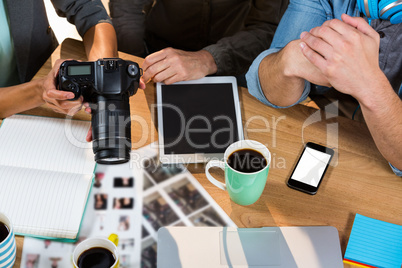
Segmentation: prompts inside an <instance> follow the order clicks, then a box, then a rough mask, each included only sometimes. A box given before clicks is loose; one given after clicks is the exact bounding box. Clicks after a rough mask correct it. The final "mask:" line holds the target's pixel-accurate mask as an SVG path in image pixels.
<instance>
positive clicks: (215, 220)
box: [190, 207, 226, 226]
mask: <svg viewBox="0 0 402 268" xmlns="http://www.w3.org/2000/svg"><path fill="white" fill-rule="evenodd" d="M190 220H191V222H192V223H193V224H194V226H226V224H225V222H224V221H223V220H222V218H221V216H220V215H219V214H218V213H217V212H216V211H215V210H214V209H213V208H212V207H209V208H207V209H205V210H203V211H202V212H199V213H197V214H195V215H194V216H192V217H190Z"/></svg>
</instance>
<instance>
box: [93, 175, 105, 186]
mask: <svg viewBox="0 0 402 268" xmlns="http://www.w3.org/2000/svg"><path fill="white" fill-rule="evenodd" d="M104 177H105V173H103V172H97V173H95V182H94V187H95V188H100V187H102V180H103V178H104Z"/></svg>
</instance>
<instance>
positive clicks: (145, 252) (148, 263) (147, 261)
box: [141, 241, 157, 268]
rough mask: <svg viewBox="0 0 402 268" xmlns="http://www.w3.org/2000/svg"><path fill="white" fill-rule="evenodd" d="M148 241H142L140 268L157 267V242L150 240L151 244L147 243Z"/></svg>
mask: <svg viewBox="0 0 402 268" xmlns="http://www.w3.org/2000/svg"><path fill="white" fill-rule="evenodd" d="M148 243H149V242H148ZM148 243H144V244H145V247H144V248H143V249H142V251H141V268H157V266H156V256H157V255H156V252H157V244H156V242H155V241H152V242H151V245H147V244H148Z"/></svg>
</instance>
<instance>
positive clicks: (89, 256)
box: [77, 247, 116, 268]
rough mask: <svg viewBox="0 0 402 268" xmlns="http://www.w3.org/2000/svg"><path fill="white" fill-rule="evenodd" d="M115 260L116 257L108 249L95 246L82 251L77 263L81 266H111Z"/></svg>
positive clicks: (108, 267) (107, 267) (86, 267)
mask: <svg viewBox="0 0 402 268" xmlns="http://www.w3.org/2000/svg"><path fill="white" fill-rule="evenodd" d="M115 262H116V257H115V256H114V254H113V253H112V252H110V251H109V250H108V249H106V248H103V247H94V248H90V249H87V250H85V251H84V252H82V253H81V255H80V256H79V257H78V261H77V265H78V267H79V268H93V267H99V268H103V267H104V268H110V267H112V266H113V264H114V263H115Z"/></svg>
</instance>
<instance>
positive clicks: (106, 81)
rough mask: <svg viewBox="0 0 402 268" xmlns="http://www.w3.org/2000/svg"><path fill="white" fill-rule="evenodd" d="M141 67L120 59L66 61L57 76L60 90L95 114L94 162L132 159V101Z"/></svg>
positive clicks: (93, 133) (93, 134)
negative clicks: (81, 100) (131, 97)
mask: <svg viewBox="0 0 402 268" xmlns="http://www.w3.org/2000/svg"><path fill="white" fill-rule="evenodd" d="M141 75H142V70H141V68H139V66H138V64H137V63H135V62H132V61H125V60H122V59H119V58H107V59H99V60H97V61H96V62H78V61H74V60H71V61H65V62H63V63H62V64H61V66H60V70H59V76H58V81H57V83H58V89H59V90H62V91H69V92H72V93H74V98H72V99H71V100H72V101H74V100H77V99H78V98H80V97H81V96H82V97H83V101H84V102H88V103H89V106H90V108H91V112H92V137H93V151H94V154H95V161H96V162H98V163H100V164H119V163H124V162H127V161H128V160H129V159H130V150H131V119H130V104H129V97H130V96H133V95H134V94H135V93H136V92H137V89H138V87H139V83H140V77H141Z"/></svg>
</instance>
